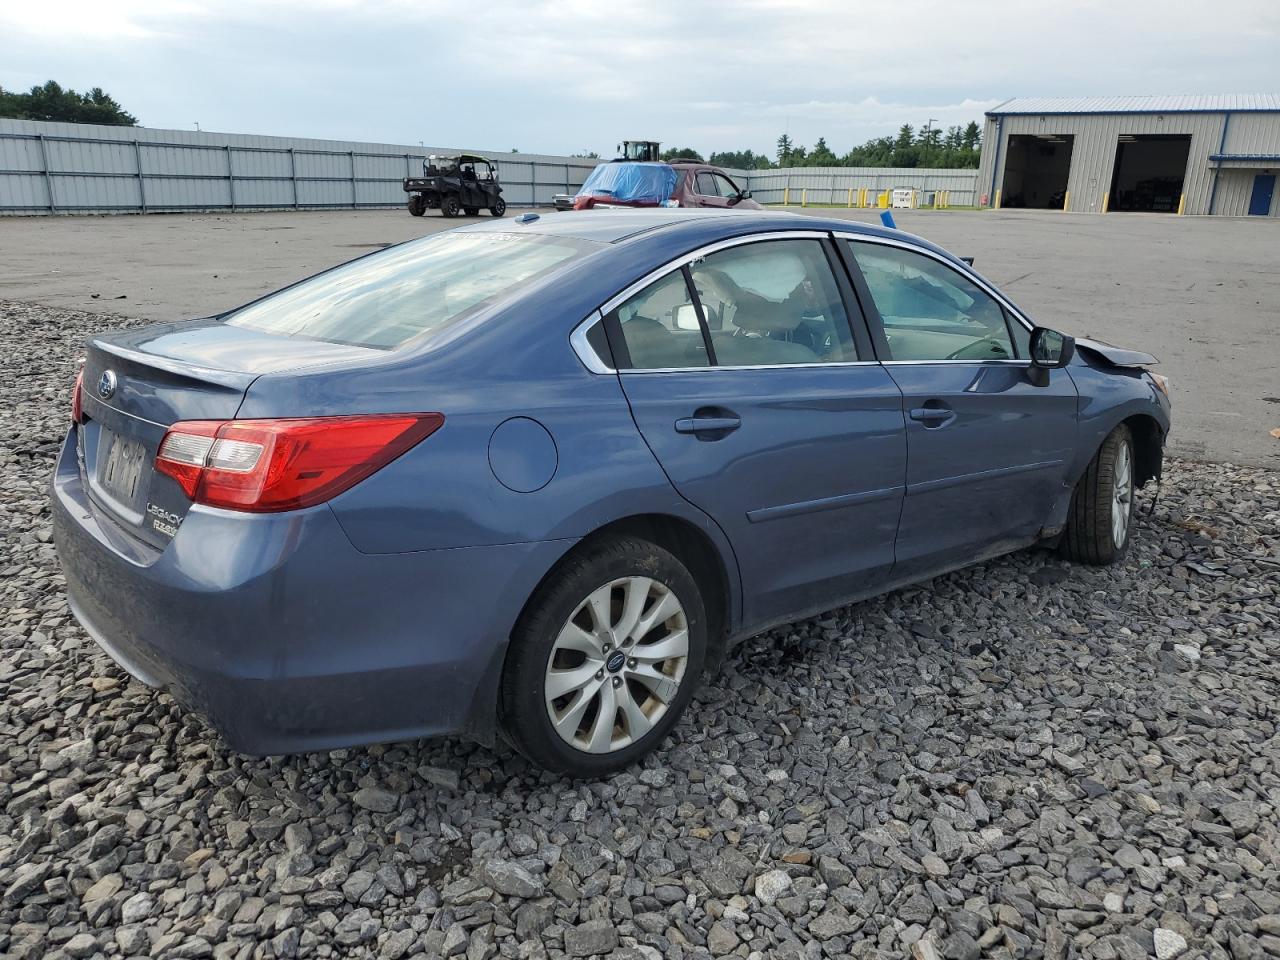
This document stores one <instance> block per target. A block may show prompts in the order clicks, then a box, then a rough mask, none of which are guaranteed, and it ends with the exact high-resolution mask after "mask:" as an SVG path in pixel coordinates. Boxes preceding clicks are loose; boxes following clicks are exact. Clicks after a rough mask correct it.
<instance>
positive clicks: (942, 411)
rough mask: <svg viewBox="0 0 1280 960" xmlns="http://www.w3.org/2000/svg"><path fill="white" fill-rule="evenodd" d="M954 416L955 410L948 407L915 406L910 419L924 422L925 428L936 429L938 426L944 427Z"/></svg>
mask: <svg viewBox="0 0 1280 960" xmlns="http://www.w3.org/2000/svg"><path fill="white" fill-rule="evenodd" d="M930 402H933V401H930ZM955 418H956V412H955V411H954V410H952V409H951V408H950V407H943V406H935V407H930V406H923V407H916V408H915V409H914V410H912V411H911V419H912V420H917V421H919V422H920V423H922V424H924V426H925V429H927V430H936V429H937V428H938V427H945V426H946V425H947V424H949V423H950V422H951V421H952V420H954V419H955Z"/></svg>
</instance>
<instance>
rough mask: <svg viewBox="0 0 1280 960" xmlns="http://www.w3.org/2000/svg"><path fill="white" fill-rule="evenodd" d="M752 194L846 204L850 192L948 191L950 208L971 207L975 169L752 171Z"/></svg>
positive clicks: (779, 200) (776, 200)
mask: <svg viewBox="0 0 1280 960" xmlns="http://www.w3.org/2000/svg"><path fill="white" fill-rule="evenodd" d="M747 176H748V182H749V183H750V186H751V195H752V196H753V197H754V198H755V199H756V200H758V201H759V202H760V203H782V202H783V198H784V197H786V198H787V200H788V201H789V202H791V203H793V204H798V203H800V202H802V200H803V201H804V202H806V203H817V204H824V203H830V204H837V205H840V206H847V205H848V204H849V192H850V191H853V193H854V197H855V203H856V196H857V192H858V191H859V190H861V189H863V188H866V189H868V190H871V191H872V193H873V194H878V193H881V192H883V191H885V190H892V189H894V188H895V187H902V188H910V189H913V190H918V191H921V192H926V193H927V192H931V191H938V190H950V191H951V205H952V206H956V207H961V206H972V205H974V204H976V203H977V202H978V201H977V183H978V171H977V170H929V169H921V168H918V167H788V168H786V169H783V170H752V171H750V172H749V173H748V174H747Z"/></svg>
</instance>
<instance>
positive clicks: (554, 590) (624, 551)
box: [501, 537, 707, 778]
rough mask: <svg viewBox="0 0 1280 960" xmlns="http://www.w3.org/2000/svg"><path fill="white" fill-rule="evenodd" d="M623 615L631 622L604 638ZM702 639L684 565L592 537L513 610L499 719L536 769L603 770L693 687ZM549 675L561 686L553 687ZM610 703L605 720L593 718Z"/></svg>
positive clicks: (671, 713)
mask: <svg viewBox="0 0 1280 960" xmlns="http://www.w3.org/2000/svg"><path fill="white" fill-rule="evenodd" d="M593 598H594V599H595V601H596V602H595V603H594V604H593V602H592V600H593ZM597 611H598V612H597ZM601 615H603V617H604V618H606V619H608V621H609V623H608V624H607V628H606V629H605V630H602V629H601V628H600V620H599V619H598V617H599V616H601ZM664 615H665V619H661V620H658V619H654V618H655V617H663V616H664ZM624 622H625V623H630V624H634V627H633V628H632V629H630V630H627V631H626V633H625V634H624V636H623V639H622V642H621V643H619V645H618V646H617V647H616V648H611V647H610V646H609V644H608V641H609V640H611V639H613V638H614V637H615V636H616V634H614V633H613V632H612V631H613V629H614V628H617V627H621V626H623V624H624ZM682 628H683V629H682ZM681 635H683V637H684V640H683V643H682V641H681ZM606 637H607V638H606ZM706 649H707V626H706V615H705V613H704V607H703V602H702V596H701V594H700V593H699V591H698V586H697V584H696V583H695V582H694V579H693V577H692V576H691V575H690V574H689V571H688V570H687V569H686V568H685V566H684V564H682V563H681V562H680V561H679V560H677V559H676V557H675V556H673V555H672V554H671V553H669V552H668V551H666V550H664V549H662V548H661V547H659V546H656V545H655V544H652V543H649V542H648V541H646V540H641V539H638V538H634V537H622V538H617V539H611V540H605V541H602V542H600V543H597V544H595V545H593V546H590V547H587V548H586V549H584V550H583V551H582V552H580V553H578V554H576V555H571V556H570V557H569V558H568V559H566V560H565V561H564V562H563V563H561V565H560V566H559V567H558V568H557V569H556V571H555V572H554V574H553V575H552V576H551V577H549V578H548V579H547V580H546V581H545V582H544V583H543V584H542V586H540V587H539V588H538V590H537V591H536V592H535V593H534V596H533V598H532V599H531V600H530V602H529V606H528V607H527V608H526V610H525V613H524V615H523V616H522V617H521V618H520V623H519V624H518V625H517V626H516V629H515V631H514V632H513V634H512V636H511V646H510V648H509V649H508V651H507V661H506V664H505V665H504V667H503V674H502V690H501V712H502V725H503V727H504V729H505V730H506V733H507V736H508V737H509V738H510V740H511V742H512V744H513V745H514V746H515V747H516V749H517V750H519V751H520V752H521V753H522V754H524V756H526V757H527V758H528V759H529V760H530V761H532V762H533V763H534V764H537V765H538V766H540V767H543V768H544V769H547V770H551V771H553V772H555V773H560V774H565V775H567V776H570V777H574V778H595V777H602V776H605V775H607V774H610V773H614V772H616V771H618V770H622V769H623V768H625V767H628V766H630V765H631V764H633V763H635V762H636V761H637V760H639V759H640V758H641V757H643V756H644V755H645V754H647V753H649V752H650V751H651V750H653V749H654V748H655V747H657V746H658V744H660V743H661V742H662V741H663V740H664V739H666V736H667V734H668V733H669V732H670V731H671V728H672V727H673V726H675V724H676V722H677V721H678V720H679V719H680V715H681V714H682V713H683V712H684V709H685V707H686V706H687V705H688V703H689V699H690V698H691V697H692V696H693V693H694V690H695V689H696V687H697V685H698V682H699V680H700V678H701V675H702V667H703V663H704V661H705V658H706ZM663 654H667V656H665V657H663V656H662V655H663ZM549 684H555V685H556V688H557V689H562V690H563V691H564V692H563V693H561V694H559V695H558V696H557V695H554V692H553V691H552V690H550V689H549V688H548V685H549ZM610 705H611V706H612V709H613V713H612V720H613V722H612V723H609V722H602V719H603V718H604V717H606V716H607V714H606V712H605V711H607V710H608V709H609V708H610ZM553 714H554V715H556V716H558V717H559V718H560V720H559V730H558V729H557V724H556V723H555V722H554V721H553V719H552V717H553ZM593 751H594V752H593Z"/></svg>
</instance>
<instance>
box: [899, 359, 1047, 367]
mask: <svg viewBox="0 0 1280 960" xmlns="http://www.w3.org/2000/svg"><path fill="white" fill-rule="evenodd" d="M880 363H881V364H883V365H884V366H886V367H922V366H929V365H931V364H935V363H968V364H975V363H979V364H982V365H983V366H984V367H989V366H1003V367H1029V366H1031V361H1030V360H1018V359H1013V360H965V359H963V358H957V359H955V360H947V359H942V360H881V361H880Z"/></svg>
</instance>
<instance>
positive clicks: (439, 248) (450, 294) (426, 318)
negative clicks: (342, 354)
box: [224, 233, 591, 349]
mask: <svg viewBox="0 0 1280 960" xmlns="http://www.w3.org/2000/svg"><path fill="white" fill-rule="evenodd" d="M590 246H591V245H590V244H589V243H587V242H585V241H582V240H573V239H569V238H566V237H546V236H537V235H525V236H515V235H513V234H509V233H445V234H437V235H435V236H431V237H424V238H423V239H421V240H415V241H411V242H409V243H405V244H401V245H399V246H396V247H392V248H390V249H388V250H384V251H383V252H381V253H375V254H372V255H371V256H368V257H362V258H361V259H359V260H353V261H352V262H351V263H347V264H343V265H342V266H340V267H335V268H334V269H332V270H330V271H328V272H327V273H322V274H320V275H319V276H316V277H312V278H311V279H310V280H303V281H302V282H301V283H299V284H296V285H295V286H292V287H289V288H288V289H285V290H281V291H280V292H279V293H275V294H272V295H270V296H268V297H266V298H265V299H263V300H259V301H258V302H256V303H251V304H249V305H248V306H247V307H241V308H240V309H239V310H236V311H234V312H233V313H231V314H229V315H227V316H226V317H224V320H225V321H226V322H227V323H229V324H231V325H232V326H237V327H249V328H251V329H254V330H262V331H265V332H267V333H276V334H282V335H285V336H291V337H306V338H308V339H311V340H326V341H329V342H332V343H345V344H352V345H355V346H361V347H377V348H380V349H393V348H395V347H398V346H400V345H401V344H402V343H405V342H406V341H408V340H411V339H413V338H414V337H418V336H421V335H422V334H425V333H428V332H431V331H436V330H440V329H441V328H443V327H445V326H447V325H448V324H451V323H454V322H456V321H457V320H459V319H461V318H462V317H464V316H466V315H467V314H468V313H471V312H473V311H475V310H477V309H479V308H481V307H484V306H487V305H488V304H490V303H493V302H495V301H497V300H499V299H501V298H502V297H504V296H507V295H510V294H511V293H514V292H515V291H516V290H518V289H519V288H520V287H521V286H523V285H525V284H528V283H530V282H532V281H534V280H536V279H538V278H540V277H542V276H544V275H546V274H548V273H550V272H551V271H553V270H555V269H556V268H558V267H560V266H562V265H564V264H566V263H568V262H569V261H570V260H573V259H576V258H577V257H580V256H582V255H583V254H585V253H586V252H587V250H588V249H589V248H590Z"/></svg>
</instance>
